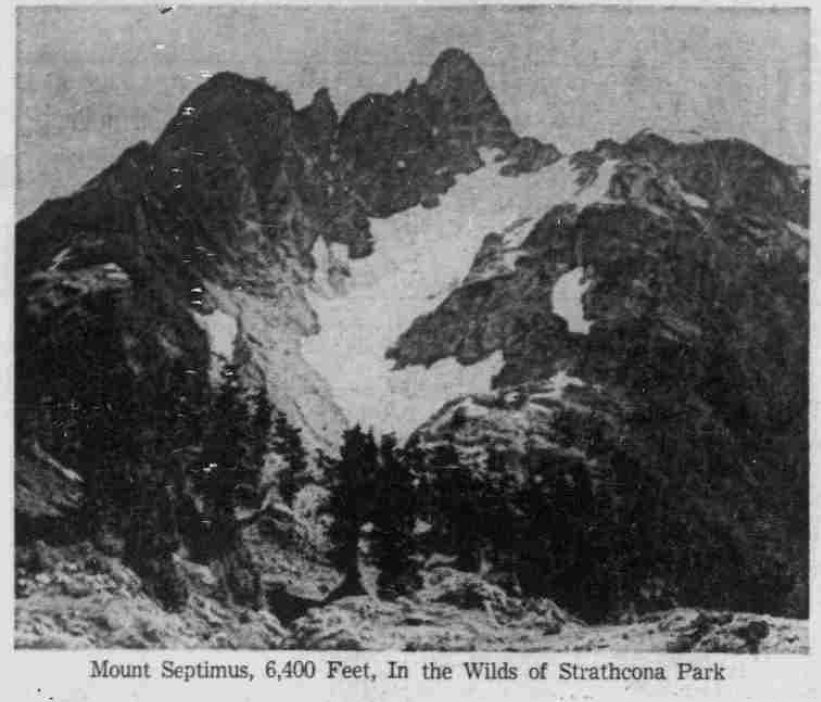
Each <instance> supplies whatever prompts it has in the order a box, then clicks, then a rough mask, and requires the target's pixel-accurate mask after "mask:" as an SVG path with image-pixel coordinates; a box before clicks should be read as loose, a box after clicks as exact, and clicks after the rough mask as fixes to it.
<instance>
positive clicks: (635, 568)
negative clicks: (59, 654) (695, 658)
mask: <svg viewBox="0 0 821 702" xmlns="http://www.w3.org/2000/svg"><path fill="white" fill-rule="evenodd" d="M15 20H16V41H15V51H16V79H15V88H14V89H15V96H16V115H15V119H16V147H15V148H16V157H15V163H16V186H15V193H14V196H15V210H14V223H15V226H14V236H13V239H14V250H13V256H14V265H13V274H14V288H13V290H14V292H13V301H12V302H11V303H10V306H11V305H13V308H14V312H13V317H14V338H13V348H14V396H13V408H14V420H13V421H14V462H13V474H14V477H13V492H14V496H13V504H14V517H13V527H14V534H13V541H14V547H13V574H14V601H13V603H9V609H12V608H13V611H14V632H13V634H14V647H15V648H16V649H38V650H42V649H46V650H65V649H71V650H81V651H89V650H101V651H111V650H120V649H149V650H155V649H176V650H181V649H184V650H189V649H191V650H199V649H218V650H232V651H283V650H291V651H307V652H318V651H337V652H339V651H341V652H351V651H392V652H408V653H412V652H448V653H453V652H507V653H510V654H514V653H533V652H547V653H563V654H568V655H569V654H571V653H574V652H575V653H579V652H581V653H598V654H601V653H607V654H609V653H613V654H619V653H629V654H640V653H653V654H664V655H665V656H671V655H673V654H676V655H677V654H718V653H722V654H753V655H758V654H789V655H792V656H794V657H795V658H802V656H803V658H805V659H806V658H807V654H809V653H810V636H809V623H810V618H809V614H810V599H811V598H810V583H811V578H810V575H811V573H810V571H811V569H810V514H811V512H810V470H809V467H810V428H809V427H810V355H811V354H810V334H809V329H810V278H809V267H810V266H809V258H810V241H809V240H810V231H811V226H810V170H811V169H810V164H811V161H812V158H811V153H810V124H811V119H810V84H811V70H810V64H811V61H810V55H811V54H810V46H811V41H810V11H809V9H806V8H804V9H802V8H799V7H796V8H767V7H746V8H733V7H723V8H720V7H663V6H652V5H643V6H630V5H624V6H615V5H611V6H547V5H528V6H513V5H498V6H496V5H459V6H452V7H437V6H431V5H421V6H414V5H408V6H396V5H393V6H379V5H371V6H351V7H345V6H340V5H335V6H277V5H266V4H262V5H224V6H221V5H213V6H202V5H190V6H189V5H162V4H156V5H150V4H139V5H132V6H128V5H121V6H102V5H93V4H92V5H83V6H81V5H77V6H72V5H58V6H36V5H29V6H21V7H18V8H17V9H16V17H15ZM212 653H214V652H213V651H212ZM215 655H216V654H215ZM111 660H112V661H113V660H114V659H111ZM217 660H218V659H216V658H214V659H213V661H214V662H215V663H216V662H217ZM426 660H427V659H426ZM430 660H434V658H431V659H430ZM476 660H478V659H476ZM511 660H512V659H511ZM567 660H572V659H571V658H568V659H567ZM614 660H616V659H614ZM222 663H224V662H222ZM222 663H220V665H219V666H218V667H219V673H220V675H219V676H217V677H220V676H223V677H225V676H227V677H243V673H242V670H241V666H239V665H237V666H231V665H228V664H225V665H223V664H222ZM95 665H98V668H97V669H95V670H97V672H99V673H100V674H101V675H102V676H103V677H105V675H103V673H104V672H105V671H103V668H104V667H105V666H107V665H109V663H104V664H97V663H95ZM111 665H112V666H114V665H117V664H116V663H112V664H111ZM209 665H210V664H209ZM340 665H341V664H340ZM476 665H477V667H476V669H475V671H474V672H475V675H476V676H477V677H483V676H491V677H496V676H499V675H502V677H504V675H503V673H502V672H500V670H501V669H499V668H493V670H492V671H491V669H490V668H488V669H487V670H485V669H484V668H482V667H481V666H480V665H479V664H478V663H477V664H476ZM483 665H484V664H483ZM487 665H488V666H490V664H487ZM494 665H495V664H494ZM610 665H613V666H614V665H615V664H614V663H611V664H610ZM631 665H632V664H631ZM304 668H305V669H304V670H303V672H302V673H297V672H296V668H295V669H294V672H293V674H294V675H295V676H296V677H300V676H301V675H305V676H306V677H308V672H309V671H308V669H307V664H305V665H304ZM576 668H577V669H578V670H577V671H576V672H573V675H574V676H576V675H580V676H581V678H579V679H590V678H591V676H592V679H598V678H597V676H598V675H602V676H605V677H606V676H607V675H616V673H615V672H613V668H605V667H604V664H602V665H600V666H599V665H597V666H590V668H589V669H588V668H585V667H584V666H582V665H579V666H577V667H576ZM602 668H603V669H604V672H602ZM210 670H211V668H209V669H208V671H210ZM574 670H576V669H574ZM608 670H609V671H610V672H609V673H608V672H606V671H608ZM632 670H634V671H635V670H636V668H632ZM112 671H113V672H112V673H111V675H112V676H123V677H127V676H128V675H129V674H130V673H131V672H135V671H134V670H132V671H129V670H128V669H127V668H123V669H119V668H117V669H115V668H112ZM208 671H206V673H208ZM226 671H227V672H226ZM596 671H598V672H596ZM321 672H322V674H323V675H324V674H325V672H326V671H325V669H324V667H323V669H322V671H321ZM246 673H247V671H246ZM115 674H116V675H115ZM634 674H635V673H634ZM646 674H647V675H652V669H649V668H648V669H647V672H646ZM198 675H199V673H198ZM209 675H210V673H208V674H206V675H205V677H209ZM215 675H216V673H215ZM340 675H341V668H340ZM351 675H354V674H353V673H351ZM520 675H521V673H520ZM642 675H644V673H642ZM92 677H94V676H92ZM212 677H213V676H212ZM331 677H333V676H331ZM468 677H473V673H470V672H469V673H468ZM574 679H575V678H574ZM38 691H39V689H38ZM49 694H51V693H49ZM125 698H126V697H125V696H123V697H122V699H125ZM235 698H236V699H240V698H239V697H235ZM42 699H43V700H45V699H47V698H46V697H42ZM48 699H55V700H58V699H68V698H48ZM72 699H74V698H72ZM77 699H79V698H77ZM129 699H131V698H129ZM134 699H136V697H135V698H134ZM269 699H276V696H275V694H274V693H273V692H271V696H269ZM282 699H286V697H283V698H282ZM374 699H375V698H374ZM380 699H381V698H380ZM576 699H580V698H576ZM783 699H785V700H787V699H788V698H787V697H785V698H783ZM789 699H793V698H789ZM802 699H803V698H802Z"/></svg>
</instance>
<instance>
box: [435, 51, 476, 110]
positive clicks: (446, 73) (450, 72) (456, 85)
mask: <svg viewBox="0 0 821 702" xmlns="http://www.w3.org/2000/svg"><path fill="white" fill-rule="evenodd" d="M425 85H427V88H428V91H429V92H430V94H431V95H435V96H437V97H440V98H443V99H444V98H445V97H446V96H449V95H454V94H457V95H459V94H461V95H467V96H468V97H474V98H475V97H477V96H481V95H482V94H484V93H485V92H487V91H488V90H489V89H488V87H487V83H486V82H485V74H484V72H483V71H482V69H481V68H480V67H479V64H477V63H476V61H474V60H473V57H472V56H471V55H470V54H468V53H467V52H466V51H463V50H462V49H457V48H450V49H445V50H444V51H443V52H442V53H441V54H439V56H438V57H437V58H436V60H435V61H434V62H433V65H432V66H431V69H430V73H429V74H428V80H427V82H426V83H425Z"/></svg>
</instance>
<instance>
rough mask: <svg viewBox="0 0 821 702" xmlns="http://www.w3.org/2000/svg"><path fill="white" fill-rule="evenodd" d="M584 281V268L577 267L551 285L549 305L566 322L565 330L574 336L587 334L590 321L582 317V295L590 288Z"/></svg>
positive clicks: (588, 282)
mask: <svg viewBox="0 0 821 702" xmlns="http://www.w3.org/2000/svg"><path fill="white" fill-rule="evenodd" d="M590 282H591V281H589V280H587V281H585V280H584V268H582V267H581V266H578V267H576V268H573V269H571V270H569V271H568V272H567V273H564V274H562V275H561V276H560V277H559V279H558V280H557V281H556V283H555V284H554V285H553V291H552V294H551V303H552V305H553V311H554V312H555V313H556V314H557V315H559V316H560V317H562V318H563V319H565V320H566V321H567V328H568V330H569V331H571V332H573V333H574V334H587V333H589V331H590V325H591V324H592V322H591V321H589V320H587V319H586V318H585V316H584V305H583V304H582V295H584V293H585V291H586V290H587V289H588V288H589V287H590Z"/></svg>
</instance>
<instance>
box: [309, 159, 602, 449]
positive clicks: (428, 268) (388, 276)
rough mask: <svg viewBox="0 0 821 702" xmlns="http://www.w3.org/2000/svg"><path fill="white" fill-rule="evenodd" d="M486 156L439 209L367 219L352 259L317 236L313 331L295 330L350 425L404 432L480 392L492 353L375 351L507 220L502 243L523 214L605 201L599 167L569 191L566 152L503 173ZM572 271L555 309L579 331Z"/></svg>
mask: <svg viewBox="0 0 821 702" xmlns="http://www.w3.org/2000/svg"><path fill="white" fill-rule="evenodd" d="M493 157H494V152H492V151H484V152H483V153H482V158H483V160H484V161H485V163H486V164H487V165H485V167H483V168H481V169H479V170H478V171H476V172H474V173H472V174H470V175H467V176H459V177H458V181H457V183H456V185H455V186H454V187H453V188H451V190H450V191H448V193H446V194H445V195H443V196H442V197H441V204H440V205H439V206H438V207H436V208H433V209H425V208H423V207H421V206H419V207H414V208H412V209H409V210H406V211H404V212H400V213H399V214H396V215H394V216H392V217H388V218H386V219H373V220H371V228H372V232H373V237H374V244H375V246H374V253H373V254H372V255H370V256H368V257H367V258H364V259H358V260H350V259H348V258H347V256H346V255H345V253H344V251H343V250H342V247H339V246H336V245H333V244H332V245H331V247H330V248H329V247H328V246H327V245H326V244H325V242H324V241H323V240H321V239H320V240H318V241H317V243H316V245H315V247H314V251H313V254H314V258H315V261H316V263H317V271H316V274H315V279H314V284H313V285H312V289H311V290H310V291H309V293H308V299H309V302H310V304H311V306H312V307H313V308H314V310H315V311H316V313H317V316H318V320H319V326H320V332H319V333H318V334H316V335H314V336H310V337H305V338H304V339H303V343H302V354H303V357H304V358H305V360H306V361H308V363H309V364H310V365H311V366H313V367H314V368H315V369H316V370H317V371H318V372H319V373H320V374H321V375H322V376H323V377H324V378H325V379H327V381H328V383H329V384H330V385H331V388H332V390H333V396H334V400H335V402H336V403H337V404H338V405H339V407H340V408H341V409H342V411H343V412H344V414H345V415H346V416H347V417H348V419H349V421H350V422H351V423H357V422H358V423H361V424H362V425H363V426H365V427H371V426H372V427H373V428H374V429H375V430H377V431H379V432H389V431H393V432H396V434H397V435H398V437H399V438H400V439H402V438H405V437H406V436H407V435H408V434H410V432H411V431H413V430H414V429H415V428H416V427H417V426H418V425H419V424H420V423H421V422H423V421H425V420H426V419H427V418H428V417H429V416H430V415H431V414H432V413H433V412H435V411H436V410H437V409H438V408H439V407H440V406H441V405H442V404H443V403H444V402H446V401H447V400H449V399H452V398H453V397H456V396H459V395H465V394H470V393H483V392H487V391H488V390H489V389H490V382H491V378H492V377H493V376H494V375H495V374H496V373H498V372H499V371H500V370H501V368H502V365H503V359H502V356H501V352H497V353H495V354H493V355H491V356H490V357H488V358H485V359H483V360H481V361H479V362H478V363H475V364H473V365H471V366H462V365H461V364H459V363H458V362H457V361H456V360H455V359H452V358H448V359H443V360H441V361H439V362H437V363H435V364H434V365H433V366H431V367H430V368H424V367H421V366H418V367H409V368H404V369H402V370H393V369H392V366H393V362H392V361H389V360H387V359H386V358H385V351H386V350H387V349H388V348H389V347H390V346H391V345H392V344H393V343H394V342H395V341H396V340H397V338H398V337H399V336H400V334H402V332H404V331H405V330H406V329H407V328H408V327H409V326H410V325H411V323H412V322H413V320H414V319H416V318H417V317H418V316H420V315H423V314H426V313H428V312H431V311H432V310H434V309H435V308H436V307H437V305H439V304H440V303H441V302H442V301H443V300H444V299H445V297H446V296H447V295H448V293H449V292H450V291H451V290H452V289H453V288H454V287H456V286H457V285H459V284H460V283H461V281H462V280H463V279H464V278H465V276H466V275H467V274H468V272H469V270H470V267H471V264H472V263H473V259H474V257H475V255H476V253H477V251H478V250H479V248H480V245H481V243H482V240H483V238H484V237H485V235H487V234H488V233H490V232H503V231H504V230H505V229H508V232H507V234H508V235H509V236H508V237H506V239H507V241H506V242H505V243H506V245H508V246H509V245H514V246H515V245H516V244H518V243H519V242H520V241H521V240H522V238H523V237H524V235H525V232H523V231H522V230H523V229H525V228H524V227H523V226H522V223H521V220H522V219H523V218H530V219H531V220H532V221H533V222H535V221H537V220H538V218H540V217H542V216H543V215H544V214H545V213H546V212H547V211H548V210H549V209H550V208H552V207H554V206H555V205H558V204H560V203H563V202H577V203H578V204H579V205H580V206H584V205H587V204H589V203H590V202H593V201H596V200H606V195H605V193H606V191H607V188H608V186H609V181H610V179H609V177H608V175H607V174H608V172H609V170H608V169H603V170H602V172H601V173H600V177H599V178H598V179H597V180H596V182H595V183H593V184H592V185H591V186H590V187H588V188H586V189H584V190H582V191H579V188H578V185H577V184H576V182H575V177H576V173H575V171H574V170H573V169H572V168H571V167H570V165H569V163H568V159H566V158H563V159H561V160H560V161H558V162H557V163H555V164H553V165H552V166H550V167H547V168H545V169H542V170H541V171H539V172H537V173H533V174H526V175H520V176H518V177H515V178H509V177H503V176H500V175H499V174H498V170H499V168H500V167H501V166H502V165H503V164H500V163H494V162H493ZM517 224H518V225H519V226H515V225H517ZM511 225H514V226H513V227H511ZM531 226H532V225H531ZM528 229H529V228H528ZM525 231H527V230H526V229H525ZM340 268H342V269H347V271H348V272H349V275H348V277H346V278H343V280H344V285H340V284H339V274H338V271H339V270H340ZM329 271H330V272H331V275H330V276H329ZM580 278H581V275H580V273H579V274H578V276H577V278H574V277H571V278H569V279H568V284H569V285H568V286H567V291H566V293H565V294H563V295H562V296H561V300H562V302H561V305H562V306H561V307H560V309H561V310H564V311H565V316H566V318H567V319H568V322H569V323H570V324H571V325H572V326H571V329H574V328H581V327H584V329H585V331H586V328H587V327H586V326H585V325H587V326H589V323H588V322H586V321H585V320H584V314H583V311H582V312H581V313H579V309H580V308H581V302H580V295H581V293H582V292H583V291H584V286H583V284H582V283H581V281H580ZM574 285H575V287H574ZM562 290H564V288H562ZM571 320H573V321H571Z"/></svg>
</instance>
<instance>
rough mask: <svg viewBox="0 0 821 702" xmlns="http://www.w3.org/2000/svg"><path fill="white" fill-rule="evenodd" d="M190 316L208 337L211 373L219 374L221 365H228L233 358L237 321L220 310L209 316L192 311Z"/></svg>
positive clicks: (237, 328) (237, 329)
mask: <svg viewBox="0 0 821 702" xmlns="http://www.w3.org/2000/svg"><path fill="white" fill-rule="evenodd" d="M191 316H192V317H193V318H194V321H195V322H196V323H197V325H198V326H199V327H200V328H201V329H202V330H203V331H204V332H205V333H206V335H207V336H208V346H209V348H210V349H211V357H212V362H211V371H212V372H216V373H219V368H220V366H221V365H222V364H223V363H230V362H231V360H232V359H233V357H234V340H235V339H236V338H237V332H238V331H239V327H238V325H237V320H236V319H234V318H233V317H232V316H231V315H229V314H226V313H225V312H223V311H222V310H215V311H214V312H212V313H211V314H199V313H198V312H194V311H192V312H191Z"/></svg>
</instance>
